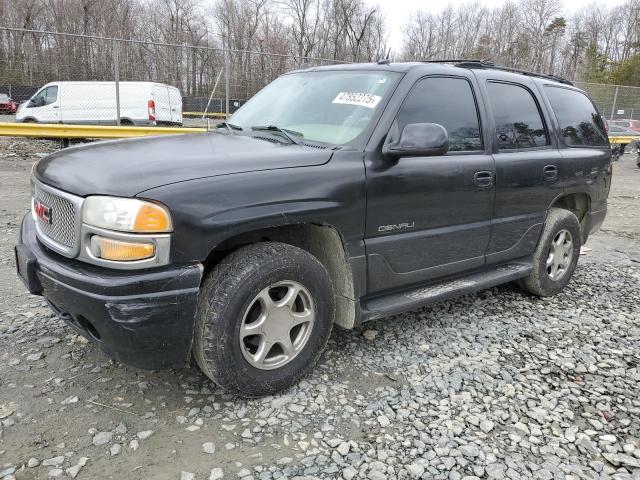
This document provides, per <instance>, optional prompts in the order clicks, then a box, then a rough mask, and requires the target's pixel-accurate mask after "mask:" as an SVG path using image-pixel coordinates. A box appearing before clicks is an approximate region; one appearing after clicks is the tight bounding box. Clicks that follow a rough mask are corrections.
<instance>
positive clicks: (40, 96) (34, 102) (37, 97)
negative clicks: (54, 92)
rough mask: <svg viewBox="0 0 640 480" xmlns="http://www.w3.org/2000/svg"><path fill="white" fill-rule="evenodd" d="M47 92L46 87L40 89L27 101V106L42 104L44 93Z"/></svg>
mask: <svg viewBox="0 0 640 480" xmlns="http://www.w3.org/2000/svg"><path fill="white" fill-rule="evenodd" d="M46 93H47V89H46V88H45V89H44V90H40V91H39V92H38V93H37V94H36V95H34V96H33V97H31V101H30V102H29V103H27V107H29V108H31V107H40V106H42V105H44V103H43V101H44V99H45V95H46Z"/></svg>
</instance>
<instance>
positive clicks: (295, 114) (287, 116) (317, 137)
mask: <svg viewBox="0 0 640 480" xmlns="http://www.w3.org/2000/svg"><path fill="white" fill-rule="evenodd" d="M399 76H400V74H398V73H394V72H375V71H369V72H364V71H325V72H304V73H293V74H289V75H284V76H282V77H280V78H278V79H276V80H275V81H273V82H271V83H270V84H269V85H267V86H266V87H265V88H263V89H262V90H260V91H259V92H258V93H257V94H256V95H255V96H254V97H253V98H252V99H251V100H249V101H248V102H247V103H246V104H245V105H243V106H242V108H240V109H239V110H238V111H237V112H236V113H234V114H233V115H232V116H231V118H230V119H229V123H230V124H233V125H237V126H239V127H242V128H246V129H250V128H251V127H256V126H262V127H266V126H277V127H279V128H282V129H286V130H287V131H290V132H292V133H293V134H302V136H303V138H304V139H307V140H311V141H317V142H326V143H331V144H336V145H341V144H345V143H348V142H350V141H352V140H353V139H354V138H356V137H357V136H358V135H359V134H360V133H361V132H362V131H363V130H364V129H365V128H367V126H368V125H369V123H370V122H371V119H372V118H373V115H374V113H375V111H376V109H377V108H378V106H379V105H380V104H381V101H382V99H383V98H385V96H386V95H387V94H388V93H389V92H390V87H391V85H392V84H394V83H395V81H396V80H397V78H398V77H399Z"/></svg>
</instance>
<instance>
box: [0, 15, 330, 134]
mask: <svg viewBox="0 0 640 480" xmlns="http://www.w3.org/2000/svg"><path fill="white" fill-rule="evenodd" d="M331 63H338V62H335V61H333V60H330V59H323V58H315V57H298V56H294V55H291V54H289V53H287V52H282V53H277V52H276V53H274V52H266V51H265V52H262V51H251V50H238V49H226V48H221V47H218V46H215V45H207V44H204V45H186V44H185V45H182V44H180V45H179V44H168V43H158V42H149V41H139V40H126V39H116V38H104V37H91V36H88V35H80V34H70V33H58V32H44V31H36V30H25V29H15V28H6V27H0V116H1V117H0V121H10V120H12V119H15V120H17V121H39V122H48V123H50V122H62V123H91V124H134V125H138V124H144V125H149V124H158V125H164V124H184V125H188V126H196V125H202V124H207V123H208V120H209V119H211V118H224V117H225V116H226V115H228V114H231V113H233V112H234V111H235V110H237V109H238V108H239V107H240V106H241V105H242V104H243V103H244V102H246V100H247V99H249V98H251V96H252V95H254V94H255V93H256V92H257V91H258V90H260V89H261V88H262V87H264V86H265V85H266V84H268V83H269V82H271V81H272V80H274V79H275V78H276V77H278V76H279V75H281V74H283V73H285V72H287V71H290V70H293V69H296V68H303V67H307V66H314V65H326V64H331ZM47 85H48V87H47V88H43V87H45V86H47ZM18 107H19V108H18ZM16 110H17V111H16Z"/></svg>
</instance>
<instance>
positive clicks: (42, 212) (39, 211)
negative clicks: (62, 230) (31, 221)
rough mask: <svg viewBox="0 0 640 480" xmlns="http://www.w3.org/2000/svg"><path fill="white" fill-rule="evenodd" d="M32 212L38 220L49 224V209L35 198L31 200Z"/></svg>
mask: <svg viewBox="0 0 640 480" xmlns="http://www.w3.org/2000/svg"><path fill="white" fill-rule="evenodd" d="M33 212H34V213H35V214H36V217H38V218H39V219H40V220H42V221H43V222H45V223H49V224H51V208H50V207H47V206H46V205H45V204H44V203H42V202H41V201H40V200H36V199H35V198H34V199H33Z"/></svg>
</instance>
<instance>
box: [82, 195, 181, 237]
mask: <svg viewBox="0 0 640 480" xmlns="http://www.w3.org/2000/svg"><path fill="white" fill-rule="evenodd" d="M82 221H83V222H84V223H86V224H87V225H92V226H94V227H100V228H105V229H108V230H117V231H121V232H133V233H163V232H170V231H171V230H172V229H173V225H172V223H171V215H170V214H169V210H168V209H167V208H166V207H164V206H162V205H158V204H156V203H152V202H146V201H144V200H138V199H137V198H118V197H102V196H91V197H87V198H86V200H85V201H84V206H83V207H82Z"/></svg>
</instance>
